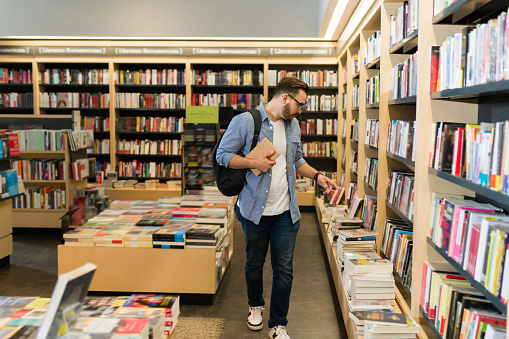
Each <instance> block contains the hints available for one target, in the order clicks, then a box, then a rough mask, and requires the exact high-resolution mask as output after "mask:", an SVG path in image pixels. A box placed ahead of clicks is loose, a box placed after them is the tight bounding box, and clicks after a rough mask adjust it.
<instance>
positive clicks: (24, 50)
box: [0, 46, 33, 55]
mask: <svg viewBox="0 0 509 339" xmlns="http://www.w3.org/2000/svg"><path fill="white" fill-rule="evenodd" d="M0 54H18V55H19V54H25V55H30V54H33V50H32V47H22V46H0Z"/></svg>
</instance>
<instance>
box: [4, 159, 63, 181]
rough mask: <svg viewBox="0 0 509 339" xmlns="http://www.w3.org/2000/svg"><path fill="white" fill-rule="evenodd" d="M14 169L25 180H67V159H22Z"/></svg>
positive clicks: (15, 162) (14, 162) (15, 163)
mask: <svg viewBox="0 0 509 339" xmlns="http://www.w3.org/2000/svg"><path fill="white" fill-rule="evenodd" d="M12 168H14V169H16V170H17V173H18V174H19V175H20V176H21V178H22V179H23V180H66V178H67V173H66V172H67V171H66V166H65V159H21V160H16V161H13V162H12Z"/></svg>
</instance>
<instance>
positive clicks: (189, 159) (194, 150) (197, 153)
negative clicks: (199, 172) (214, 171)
mask: <svg viewBox="0 0 509 339" xmlns="http://www.w3.org/2000/svg"><path fill="white" fill-rule="evenodd" d="M212 151H213V148H212V147H201V146H187V145H186V149H185V163H186V166H188V167H212Z"/></svg>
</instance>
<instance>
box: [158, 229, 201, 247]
mask: <svg viewBox="0 0 509 339" xmlns="http://www.w3.org/2000/svg"><path fill="white" fill-rule="evenodd" d="M192 225H193V224H192V223H170V224H169V225H166V226H163V227H161V228H160V229H159V230H157V231H156V232H155V233H153V234H152V243H153V246H154V248H185V244H186V233H187V231H188V230H189V228H191V226H192Z"/></svg>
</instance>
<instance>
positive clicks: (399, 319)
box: [349, 310, 415, 338]
mask: <svg viewBox="0 0 509 339" xmlns="http://www.w3.org/2000/svg"><path fill="white" fill-rule="evenodd" d="M349 317H350V319H352V321H353V322H354V323H355V326H356V329H357V334H358V335H365V333H364V332H365V331H366V326H365V325H387V326H398V327H399V326H406V325H407V317H406V316H405V315H404V314H401V313H393V312H392V311H391V310H379V311H354V312H350V313H349ZM397 333H400V332H397ZM370 335H374V333H370ZM410 335H411V334H410ZM370 337H371V338H373V336H370ZM375 337H377V336H375ZM381 337H382V338H388V335H384V336H381ZM393 337H397V338H407V337H408V338H414V337H415V335H413V336H404V335H403V336H400V335H397V336H396V335H395V336H393Z"/></svg>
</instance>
